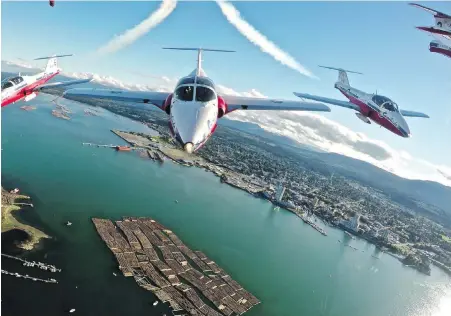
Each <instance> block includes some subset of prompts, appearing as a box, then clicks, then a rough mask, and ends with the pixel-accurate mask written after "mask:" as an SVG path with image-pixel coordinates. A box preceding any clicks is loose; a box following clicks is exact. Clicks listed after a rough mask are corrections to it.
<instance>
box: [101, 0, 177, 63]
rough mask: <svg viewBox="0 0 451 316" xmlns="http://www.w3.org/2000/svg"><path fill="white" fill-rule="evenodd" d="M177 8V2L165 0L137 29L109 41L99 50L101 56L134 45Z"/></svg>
mask: <svg viewBox="0 0 451 316" xmlns="http://www.w3.org/2000/svg"><path fill="white" fill-rule="evenodd" d="M176 6H177V1H175V0H163V2H162V4H161V6H160V7H159V8H158V9H157V10H156V11H155V12H152V14H151V15H149V17H148V18H147V19H145V20H144V21H142V22H141V23H139V24H138V25H136V26H135V27H133V28H131V29H129V30H126V31H125V32H124V33H123V34H121V35H119V36H116V37H115V38H113V39H112V40H111V41H109V42H108V43H107V44H106V45H105V46H102V47H101V48H99V49H98V50H97V53H99V54H109V53H113V52H116V51H118V50H120V49H122V48H125V47H127V46H128V45H130V44H132V43H133V42H134V41H136V40H137V39H138V38H140V37H141V36H143V35H145V34H146V33H147V32H149V31H150V30H151V29H153V28H154V27H156V26H157V25H158V24H160V23H161V22H163V21H164V20H165V19H166V18H167V17H168V16H169V14H171V13H172V11H174V9H175V7H176Z"/></svg>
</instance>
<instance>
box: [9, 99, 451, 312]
mask: <svg viewBox="0 0 451 316" xmlns="http://www.w3.org/2000/svg"><path fill="white" fill-rule="evenodd" d="M52 98H53V97H51V96H46V95H40V96H39V97H38V98H37V99H35V100H34V101H35V102H34V103H33V104H32V105H35V106H37V110H35V111H30V112H26V111H23V110H21V109H20V106H21V105H22V104H20V103H18V104H15V105H11V106H8V107H6V108H3V109H2V113H1V116H2V134H1V136H2V145H1V147H2V151H1V159H2V161H1V162H2V164H1V171H2V185H3V186H4V187H7V188H9V187H19V188H20V189H21V190H22V192H23V193H25V194H28V195H31V196H32V198H33V203H34V205H35V207H34V208H32V209H26V210H24V211H22V212H21V213H20V217H21V220H23V221H24V222H27V223H30V224H33V225H35V226H36V227H38V228H40V229H42V230H44V231H45V232H46V233H47V234H49V235H51V236H52V237H53V238H52V239H51V240H46V241H44V242H43V243H42V244H41V245H40V247H39V248H38V249H36V250H34V251H32V252H28V253H25V252H17V250H15V249H14V248H13V247H11V246H9V245H10V243H8V239H13V238H14V237H11V234H14V232H13V233H11V234H10V235H6V236H5V235H2V252H8V253H12V252H14V253H18V254H19V255H20V256H23V257H24V258H30V259H32V260H39V261H44V262H48V263H51V264H55V265H56V266H57V267H58V268H62V269H63V271H62V272H61V273H49V272H44V271H41V270H39V269H35V268H33V269H32V268H25V267H23V266H21V265H20V264H18V263H17V262H15V261H12V260H10V259H5V258H3V257H2V269H5V270H8V271H12V272H19V273H22V274H29V275H32V276H37V277H43V278H51V277H52V278H55V279H57V280H58V281H59V283H58V284H44V283H38V282H33V281H30V280H23V279H18V278H15V277H11V276H8V275H2V279H1V280H2V281H1V282H2V293H1V296H2V312H3V313H4V314H5V315H61V314H64V313H65V312H66V313H67V311H68V310H69V309H70V308H75V309H76V314H79V315H163V314H164V313H166V314H168V315H170V311H169V309H168V308H167V307H166V306H165V305H164V304H158V305H157V306H156V307H153V306H152V303H153V302H154V300H155V297H154V296H153V295H152V294H151V293H150V292H148V291H146V290H144V289H142V288H140V287H139V286H138V285H137V284H136V283H135V281H134V280H133V279H132V278H125V277H123V276H122V275H121V274H119V273H118V272H119V271H118V269H117V263H116V261H115V259H114V257H113V255H112V254H111V253H110V250H109V249H108V248H107V247H106V246H105V244H104V243H103V241H102V240H101V239H100V237H99V236H98V235H97V233H96V231H95V229H94V226H93V224H92V222H91V217H104V218H111V219H119V218H120V217H122V216H149V217H152V218H154V219H156V220H157V221H159V222H161V223H162V224H163V225H165V226H167V227H168V228H169V229H171V230H173V231H174V232H175V233H176V234H177V235H178V236H179V237H180V238H181V239H182V240H183V241H184V242H185V243H186V244H188V245H189V246H190V247H191V248H192V249H195V250H201V251H203V252H205V253H206V254H207V256H209V257H210V258H212V259H213V260H215V261H216V262H217V263H218V264H219V265H220V266H221V267H223V268H224V269H225V270H226V271H227V272H228V273H230V274H231V276H232V277H233V278H234V279H235V280H237V281H238V282H239V283H240V284H241V285H243V286H244V287H245V288H246V289H247V290H249V291H250V292H252V293H253V294H254V295H255V296H257V297H258V298H259V299H260V300H261V301H262V303H261V304H259V305H258V306H256V307H254V308H253V309H252V310H251V311H249V312H248V313H247V315H251V316H252V315H262V316H266V315H278V316H281V315H349V316H354V315H355V316H360V315H366V316H379V315H412V316H423V315H431V316H439V315H451V307H450V305H451V285H450V284H451V279H450V278H449V277H448V276H447V275H446V274H445V273H443V272H441V271H440V270H438V269H436V268H433V269H432V275H431V276H425V275H423V274H421V273H419V272H417V271H415V270H413V269H410V268H406V267H404V266H403V265H402V264H401V263H400V262H399V261H398V260H396V259H394V258H393V257H391V256H389V255H387V254H385V253H379V252H378V250H377V249H376V248H375V247H374V246H373V245H371V244H368V243H367V242H365V241H363V240H351V239H349V238H348V237H346V235H345V234H344V233H343V232H342V231H340V230H335V229H332V228H329V227H326V230H327V232H328V234H329V235H328V236H327V237H324V236H322V235H321V234H319V233H318V232H316V231H315V230H313V229H312V228H311V227H310V226H308V225H306V224H304V223H303V222H302V221H301V220H300V219H299V218H297V217H296V216H295V215H294V214H291V213H289V212H287V211H284V210H280V211H274V210H273V207H272V206H271V204H270V203H269V202H267V201H264V200H260V199H256V198H254V197H252V196H250V195H248V194H247V193H245V192H243V191H241V190H237V189H234V188H231V187H229V186H228V185H226V184H221V183H220V181H219V178H217V177H215V176H214V175H212V174H211V173H209V172H206V171H204V170H201V169H197V168H186V167H182V166H178V165H174V164H172V163H170V162H168V161H167V162H165V163H164V164H163V165H160V164H158V163H155V162H152V161H150V160H148V159H144V158H141V157H139V155H138V154H137V153H133V152H115V151H114V150H111V149H106V148H95V147H87V146H82V142H92V143H98V144H125V143H124V142H123V141H122V140H121V139H119V138H118V137H117V136H115V135H114V134H112V133H111V132H110V130H111V129H122V130H134V131H143V132H145V131H148V132H150V130H149V129H148V128H147V127H146V126H144V125H142V124H139V123H136V122H133V121H131V120H129V119H126V118H123V117H117V116H115V115H113V114H111V113H109V112H107V111H104V110H102V113H101V116H99V117H92V116H85V115H84V113H83V109H84V108H85V106H84V105H81V104H79V103H76V102H71V101H68V100H63V101H60V102H61V103H63V104H65V105H67V106H68V107H69V108H70V109H71V110H72V111H73V112H74V114H72V115H71V116H72V119H71V120H70V121H66V120H62V119H58V118H55V117H53V116H52V115H51V110H52V109H53V107H52V103H50V102H49V101H50V100H51V99H52ZM176 199H177V200H178V201H179V203H178V204H176V203H175V202H174V201H175V200H176ZM68 220H69V221H71V222H72V223H73V225H72V226H70V227H67V226H65V225H64V223H65V222H66V221H68ZM338 239H340V240H343V241H344V242H343V243H339V242H338ZM347 244H349V245H352V246H354V247H356V248H358V249H359V250H357V251H355V250H353V249H351V248H350V247H346V245H347ZM372 255H374V256H378V257H380V259H376V258H374V257H372ZM113 272H116V273H118V276H116V277H115V276H113Z"/></svg>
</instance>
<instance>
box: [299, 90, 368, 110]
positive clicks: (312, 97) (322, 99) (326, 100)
mask: <svg viewBox="0 0 451 316" xmlns="http://www.w3.org/2000/svg"><path fill="white" fill-rule="evenodd" d="M293 93H294V95H295V96H297V97H300V98H302V99H308V100H314V101H319V102H324V103H329V104H333V105H338V106H341V107H344V108H348V109H353V110H356V111H360V108H359V107H358V106H357V105H355V104H353V103H351V102H348V101H341V100H335V99H330V98H325V97H320V96H316V95H311V94H307V93H299V92H293Z"/></svg>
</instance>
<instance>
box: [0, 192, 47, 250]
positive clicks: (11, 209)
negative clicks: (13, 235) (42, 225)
mask: <svg viewBox="0 0 451 316" xmlns="http://www.w3.org/2000/svg"><path fill="white" fill-rule="evenodd" d="M30 199H31V198H30V197H29V196H26V195H22V194H14V193H9V192H8V191H6V190H5V189H3V188H2V223H1V232H2V233H5V232H9V231H12V230H20V231H22V232H24V233H25V234H27V236H28V238H27V239H26V240H25V241H23V242H21V243H19V244H18V245H17V247H18V248H20V249H23V250H32V249H34V248H35V247H36V246H37V245H38V244H39V243H40V242H41V240H43V239H50V238H51V237H50V236H49V235H47V234H46V233H44V232H42V231H40V230H39V229H37V228H35V227H33V226H30V225H27V224H24V223H22V222H20V221H19V219H18V218H17V217H16V216H15V213H16V212H18V211H21V210H24V208H23V207H21V206H22V205H23V204H28V203H22V202H21V201H22V200H27V201H29V200H30ZM31 205H32V204H31Z"/></svg>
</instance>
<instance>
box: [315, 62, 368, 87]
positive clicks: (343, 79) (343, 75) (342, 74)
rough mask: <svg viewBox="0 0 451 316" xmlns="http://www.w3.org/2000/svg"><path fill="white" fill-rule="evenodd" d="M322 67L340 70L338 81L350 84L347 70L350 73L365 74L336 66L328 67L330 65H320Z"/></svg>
mask: <svg viewBox="0 0 451 316" xmlns="http://www.w3.org/2000/svg"><path fill="white" fill-rule="evenodd" d="M319 67H321V68H327V69H333V70H338V82H340V83H342V84H344V85H347V86H349V80H348V75H347V74H346V73H347V72H349V73H353V74H359V75H363V74H362V73H361V72H357V71H352V70H345V69H342V68H334V67H328V66H319Z"/></svg>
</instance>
